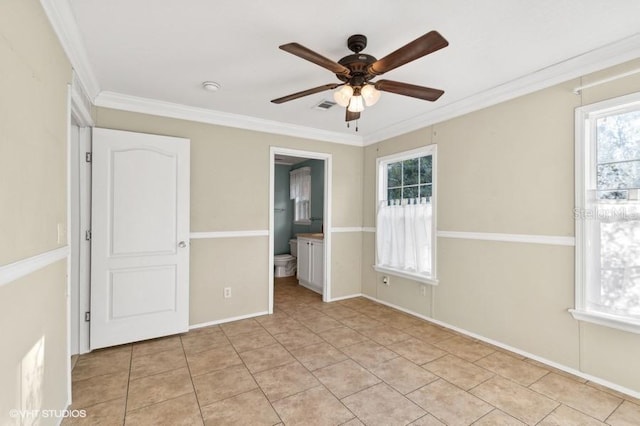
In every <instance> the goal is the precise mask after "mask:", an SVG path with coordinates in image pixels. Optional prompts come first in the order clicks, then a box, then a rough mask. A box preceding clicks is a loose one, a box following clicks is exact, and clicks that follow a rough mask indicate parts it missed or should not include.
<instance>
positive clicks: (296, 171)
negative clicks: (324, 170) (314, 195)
mask: <svg viewBox="0 0 640 426" xmlns="http://www.w3.org/2000/svg"><path fill="white" fill-rule="evenodd" d="M292 174H300V175H305V176H308V178H309V199H308V200H299V199H298V198H297V197H296V198H292V199H291V200H292V201H293V224H294V225H311V222H312V221H311V185H312V182H313V179H312V177H313V176H312V173H311V167H309V166H304V167H299V168H297V169H293V170H290V171H289V179H291V175H292ZM303 202H306V204H305V206H304V207H305V213H306V214H307V217H306V218H302V219H300V218H298V204H299V203H303Z"/></svg>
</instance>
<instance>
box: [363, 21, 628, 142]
mask: <svg viewBox="0 0 640 426" xmlns="http://www.w3.org/2000/svg"><path fill="white" fill-rule="evenodd" d="M637 58H640V33H638V34H635V35H633V36H630V37H627V38H625V39H622V40H619V41H617V42H614V43H611V44H608V45H605V46H603V47H600V48H598V49H594V50H591V51H589V52H586V53H584V54H582V55H578V56H574V57H572V58H569V59H567V60H565V61H562V62H559V63H557V64H554V65H551V66H549V67H546V68H543V69H540V70H537V71H535V72H533V73H531V74H528V75H526V76H524V77H520V78H517V79H515V80H512V81H509V82H507V83H504V84H501V85H499V86H496V87H493V88H491V89H488V90H485V91H482V92H480V93H477V94H475V95H472V96H469V97H467V98H464V99H460V100H458V101H455V102H452V103H450V104H447V105H445V106H443V107H441V108H438V109H436V110H434V111H432V112H429V113H427V114H423V115H421V116H417V117H414V118H411V119H408V120H406V121H403V122H401V123H398V124H395V125H391V126H389V127H387V128H385V129H382V130H380V131H378V132H376V133H373V134H371V135H368V136H365V137H364V146H367V145H371V144H374V143H377V142H380V141H383V140H387V139H390V138H393V137H395V136H399V135H402V134H405V133H409V132H412V131H414V130H418V129H421V128H423V127H427V126H430V125H433V124H436V123H440V122H443V121H445V120H449V119H452V118H455V117H459V116H461V115H464V114H468V113H470V112H473V111H477V110H480V109H483V108H487V107H490V106H492V105H496V104H499V103H501V102H505V101H508V100H511V99H514V98H517V97H519V96H523V95H527V94H529V93H532V92H535V91H538V90H542V89H545V88H547V87H551V86H553V85H556V84H560V83H563V82H565V81H568V80H571V79H573V78H577V77H581V76H584V75H587V74H590V73H593V72H596V71H600V70H602V69H604V68H608V67H611V66H614V65H618V64H621V63H623V62H626V61H630V60H633V59H637Z"/></svg>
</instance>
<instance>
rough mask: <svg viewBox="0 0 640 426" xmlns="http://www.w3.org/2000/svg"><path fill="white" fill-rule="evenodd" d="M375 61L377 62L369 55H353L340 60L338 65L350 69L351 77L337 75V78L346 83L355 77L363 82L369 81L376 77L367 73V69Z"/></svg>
mask: <svg viewBox="0 0 640 426" xmlns="http://www.w3.org/2000/svg"><path fill="white" fill-rule="evenodd" d="M375 61H377V59H376V58H375V57H373V56H371V55H367V54H366V53H355V54H353V55H348V56H345V57H344V58H342V59H340V60H339V61H338V63H339V64H340V65H344V66H345V67H347V68H349V70H350V71H351V77H347V76H344V75H340V74H336V77H338V78H339V79H340V80H342V81H345V82H347V81H350V80H351V79H352V78H354V77H359V78H361V79H362V80H363V81H369V80H370V79H372V78H373V77H374V76H373V75H370V74H368V73H367V68H368V67H369V65H371V64H372V63H374V62H375Z"/></svg>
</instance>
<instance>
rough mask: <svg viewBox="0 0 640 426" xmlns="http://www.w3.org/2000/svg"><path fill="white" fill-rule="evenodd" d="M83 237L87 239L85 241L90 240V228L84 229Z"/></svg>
mask: <svg viewBox="0 0 640 426" xmlns="http://www.w3.org/2000/svg"><path fill="white" fill-rule="evenodd" d="M84 239H85V240H87V241H91V230H90V229H89V230H88V231H85V233H84Z"/></svg>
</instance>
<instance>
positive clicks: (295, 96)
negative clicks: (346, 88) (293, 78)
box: [271, 83, 344, 104]
mask: <svg viewBox="0 0 640 426" xmlns="http://www.w3.org/2000/svg"><path fill="white" fill-rule="evenodd" d="M343 84H344V83H331V84H325V85H324V86H318V87H314V88H313V89H307V90H303V91H302V92H297V93H292V94H291V95H287V96H283V97H281V98H278V99H273V100H272V101H271V102H273V103H274V104H281V103H284V102H289V101H292V100H294V99H298V98H302V97H303V96H308V95H313V94H314V93H320V92H324V91H325V90H332V89H335V88H336V87H338V86H342V85H343Z"/></svg>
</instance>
